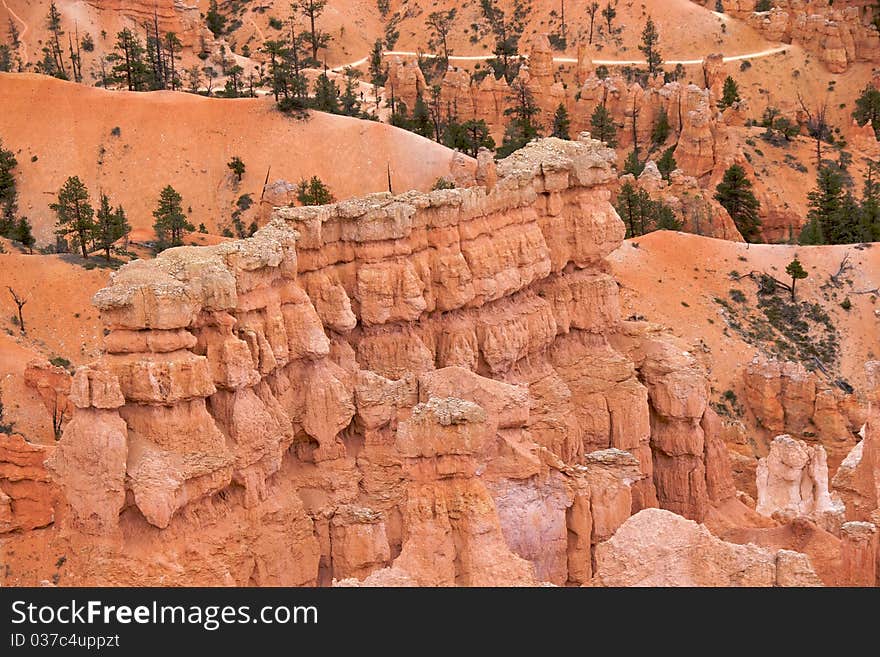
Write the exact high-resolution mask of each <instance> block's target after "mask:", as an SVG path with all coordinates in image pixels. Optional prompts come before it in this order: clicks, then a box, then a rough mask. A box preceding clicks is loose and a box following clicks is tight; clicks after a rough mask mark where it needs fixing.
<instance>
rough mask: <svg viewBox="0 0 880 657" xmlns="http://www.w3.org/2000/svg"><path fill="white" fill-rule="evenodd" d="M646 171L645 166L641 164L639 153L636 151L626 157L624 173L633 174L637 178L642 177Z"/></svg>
mask: <svg viewBox="0 0 880 657" xmlns="http://www.w3.org/2000/svg"><path fill="white" fill-rule="evenodd" d="M644 170H645V165H644V164H642V163H641V162H639V153H638V151H636V150H635V149H633V150H632V151H630V153H629V155H627V156H626V161H625V162H624V163H623V173H625V174H626V173H631V174H632V175H634V176H635V177H636V178H638V177H639V176H641V175H642V171H644Z"/></svg>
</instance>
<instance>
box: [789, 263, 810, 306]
mask: <svg viewBox="0 0 880 657" xmlns="http://www.w3.org/2000/svg"><path fill="white" fill-rule="evenodd" d="M785 273H786V274H788V275H789V276H791V300H792V301H796V300H797V299H796V297H795V292H794V288H795V285H797V282H798V281H800V280H803V279H805V278H806V277H807V276H809V274H808V273H807V272H806V270H804V267H803V265H801V261H800V260H798V258H797V256H795V257H794V260H792V261H791V262H790V263H788V265H787V266H786V268H785Z"/></svg>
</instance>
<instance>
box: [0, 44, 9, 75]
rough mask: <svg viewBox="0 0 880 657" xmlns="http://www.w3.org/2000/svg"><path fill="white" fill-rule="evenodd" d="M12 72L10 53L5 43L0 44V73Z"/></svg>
mask: <svg viewBox="0 0 880 657" xmlns="http://www.w3.org/2000/svg"><path fill="white" fill-rule="evenodd" d="M11 70H12V51H11V50H10V49H9V46H7V45H6V44H5V43H4V44H0V73H9V72H10V71H11Z"/></svg>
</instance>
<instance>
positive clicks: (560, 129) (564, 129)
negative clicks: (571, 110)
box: [551, 103, 571, 139]
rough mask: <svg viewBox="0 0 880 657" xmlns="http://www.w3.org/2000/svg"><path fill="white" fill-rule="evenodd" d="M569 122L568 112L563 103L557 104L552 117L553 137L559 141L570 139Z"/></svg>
mask: <svg viewBox="0 0 880 657" xmlns="http://www.w3.org/2000/svg"><path fill="white" fill-rule="evenodd" d="M570 130H571V120H570V119H569V118H568V110H567V109H565V104H564V103H559V107H557V108H556V114H555V115H554V116H553V132H552V133H551V134H552V136H553V137H559V139H571V134H570Z"/></svg>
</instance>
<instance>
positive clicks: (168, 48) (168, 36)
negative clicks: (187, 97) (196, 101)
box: [165, 32, 183, 91]
mask: <svg viewBox="0 0 880 657" xmlns="http://www.w3.org/2000/svg"><path fill="white" fill-rule="evenodd" d="M182 49H183V44H182V43H181V42H180V39H179V38H177V34H175V33H174V32H166V33H165V52H166V53H167V56H168V64H169V65H170V66H171V71H170V77H169V80H168V81H169V82H170V83H171V90H172V91H176V90H177V89H178V88H179V87H180V78H179V77H178V75H177V69H176V63H177V60H179V59H180V51H181V50H182Z"/></svg>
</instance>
